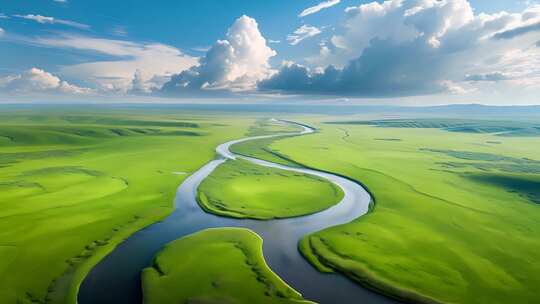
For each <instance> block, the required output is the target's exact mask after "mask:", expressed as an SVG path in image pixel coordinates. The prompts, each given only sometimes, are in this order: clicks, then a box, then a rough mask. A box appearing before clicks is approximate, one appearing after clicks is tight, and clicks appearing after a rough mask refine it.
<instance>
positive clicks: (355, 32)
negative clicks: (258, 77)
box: [259, 0, 540, 97]
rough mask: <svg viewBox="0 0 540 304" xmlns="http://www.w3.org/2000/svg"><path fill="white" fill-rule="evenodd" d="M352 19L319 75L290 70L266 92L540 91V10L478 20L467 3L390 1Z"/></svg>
mask: <svg viewBox="0 0 540 304" xmlns="http://www.w3.org/2000/svg"><path fill="white" fill-rule="evenodd" d="M344 18H345V19H344V21H343V23H342V24H343V26H342V27H338V28H336V34H335V35H334V36H333V37H331V39H330V41H329V42H327V43H321V49H320V54H319V56H318V58H315V59H312V58H309V59H310V60H309V61H308V62H309V63H310V64H311V65H312V66H311V68H308V67H304V66H301V65H298V64H288V65H286V66H284V67H282V69H281V71H280V72H279V73H277V74H275V75H273V76H272V77H271V78H270V79H267V80H264V81H262V82H261V83H260V84H259V87H260V88H261V89H266V90H276V91H282V92H292V93H311V94H331V95H357V96H375V97H379V96H380V97H382V96H410V95H424V94H437V93H441V92H450V93H467V92H470V91H471V89H474V87H473V88H471V87H470V86H473V85H477V86H481V85H488V84H489V83H493V82H495V81H494V80H497V82H499V83H504V84H510V83H514V84H517V85H519V86H521V87H524V86H527V87H532V86H533V85H534V83H537V84H540V82H539V77H538V76H539V75H540V73H539V71H540V64H539V63H538V61H539V59H537V58H540V56H539V53H540V49H539V48H538V47H536V43H538V37H539V36H538V35H539V33H540V6H531V7H529V8H527V9H526V10H524V11H522V12H521V13H508V12H499V13H493V14H486V13H478V14H475V12H474V10H473V8H472V7H471V5H470V3H469V1H467V0H408V1H404V0H387V1H383V2H371V3H366V4H362V5H359V6H354V7H349V8H347V9H346V10H345V15H344ZM321 67H322V68H321ZM467 75H468V76H467Z"/></svg>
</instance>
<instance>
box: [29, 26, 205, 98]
mask: <svg viewBox="0 0 540 304" xmlns="http://www.w3.org/2000/svg"><path fill="white" fill-rule="evenodd" d="M28 43H31V44H34V45H39V46H46V47H53V48H61V49H72V50H77V51H80V52H83V53H90V54H92V53H94V54H95V53H97V54H102V55H106V56H110V57H111V58H109V59H107V60H100V61H91V62H85V63H80V64H73V65H67V66H64V67H62V68H61V72H62V74H64V75H66V76H69V77H71V78H75V79H78V80H81V81H85V82H87V83H90V84H92V85H93V86H95V87H96V88H97V89H99V90H100V91H109V92H116V93H119V94H125V93H128V92H129V91H130V89H131V88H132V86H133V79H134V78H135V77H137V79H138V80H137V81H138V82H139V83H140V81H145V82H148V83H147V84H145V85H144V87H147V88H156V87H160V86H162V85H163V84H164V83H165V82H167V81H168V79H169V78H170V76H171V75H173V74H175V73H178V71H183V70H186V69H189V68H190V67H192V66H194V65H196V64H197V58H195V57H191V56H188V55H186V54H184V53H182V51H180V50H179V49H177V48H175V47H172V46H169V45H165V44H160V43H137V42H132V41H126V40H115V39H104V38H95V37H88V36H81V35H60V36H55V37H39V38H35V39H32V40H31V41H28ZM137 71H138V72H137ZM136 74H138V76H137V75H136ZM139 89H140V88H139ZM137 91H145V90H137Z"/></svg>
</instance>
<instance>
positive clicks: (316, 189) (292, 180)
mask: <svg viewBox="0 0 540 304" xmlns="http://www.w3.org/2000/svg"><path fill="white" fill-rule="evenodd" d="M342 197H343V191H342V190H341V189H340V188H339V187H337V186H335V185H334V184H332V183H330V182H328V181H326V180H324V179H322V178H319V177H316V176H312V175H308V174H303V173H296V172H291V171H285V170H281V169H276V168H268V167H263V166H259V165H255V164H252V163H250V162H248V161H245V160H241V159H239V160H229V161H227V162H225V163H224V164H222V165H220V166H219V167H218V168H217V169H216V170H215V171H214V172H212V173H211V174H210V176H208V177H207V178H206V179H205V180H204V181H203V182H202V183H201V185H200V186H199V189H198V197H197V199H198V201H199V204H200V205H201V207H202V208H203V209H205V210H206V211H208V212H212V213H215V214H218V215H222V216H229V217H236V218H253V219H261V220H267V219H273V218H285V217H295V216H301V215H306V214H311V213H315V212H318V211H321V210H323V209H326V208H328V207H330V206H332V205H334V204H336V203H338V202H339V201H340V200H341V198H342Z"/></svg>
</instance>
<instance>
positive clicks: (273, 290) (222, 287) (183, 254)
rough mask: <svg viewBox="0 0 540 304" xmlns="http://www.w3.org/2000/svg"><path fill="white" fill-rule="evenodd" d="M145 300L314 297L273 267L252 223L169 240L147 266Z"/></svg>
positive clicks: (289, 300)
mask: <svg viewBox="0 0 540 304" xmlns="http://www.w3.org/2000/svg"><path fill="white" fill-rule="evenodd" d="M142 280H143V283H142V285H143V294H144V303H145V304H154V303H155V304H168V303H171V304H172V303H231V304H233V303H310V302H308V301H305V300H303V299H302V296H301V295H300V294H299V293H298V292H296V291H295V290H294V289H292V288H291V287H289V286H288V285H287V284H286V283H285V282H283V281H282V280H281V279H280V278H279V277H278V276H277V275H276V274H274V273H273V272H272V270H270V268H269V267H268V266H267V265H266V262H265V261H264V257H263V254H262V239H261V238H260V237H259V236H258V235H257V234H255V233H254V232H252V231H251V230H248V229H243V228H216V229H208V230H203V231H201V232H197V233H195V234H192V235H189V236H186V237H183V238H181V239H178V240H176V241H173V242H171V243H169V244H168V245H167V246H166V247H165V248H164V249H163V250H162V251H161V252H160V253H159V254H158V255H157V256H156V257H155V259H154V263H153V266H152V267H149V268H146V269H144V270H143V274H142Z"/></svg>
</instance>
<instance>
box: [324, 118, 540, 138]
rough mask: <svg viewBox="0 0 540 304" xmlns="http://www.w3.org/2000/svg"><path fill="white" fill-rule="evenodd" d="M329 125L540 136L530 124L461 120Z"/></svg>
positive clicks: (342, 122)
mask: <svg viewBox="0 0 540 304" xmlns="http://www.w3.org/2000/svg"><path fill="white" fill-rule="evenodd" d="M326 123H327V124H340V125H372V126H377V127H382V128H427V129H442V130H446V131H450V132H463V133H489V134H494V135H498V136H540V125H539V124H535V123H529V122H513V121H490V120H461V119H388V120H371V121H332V122H326Z"/></svg>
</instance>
